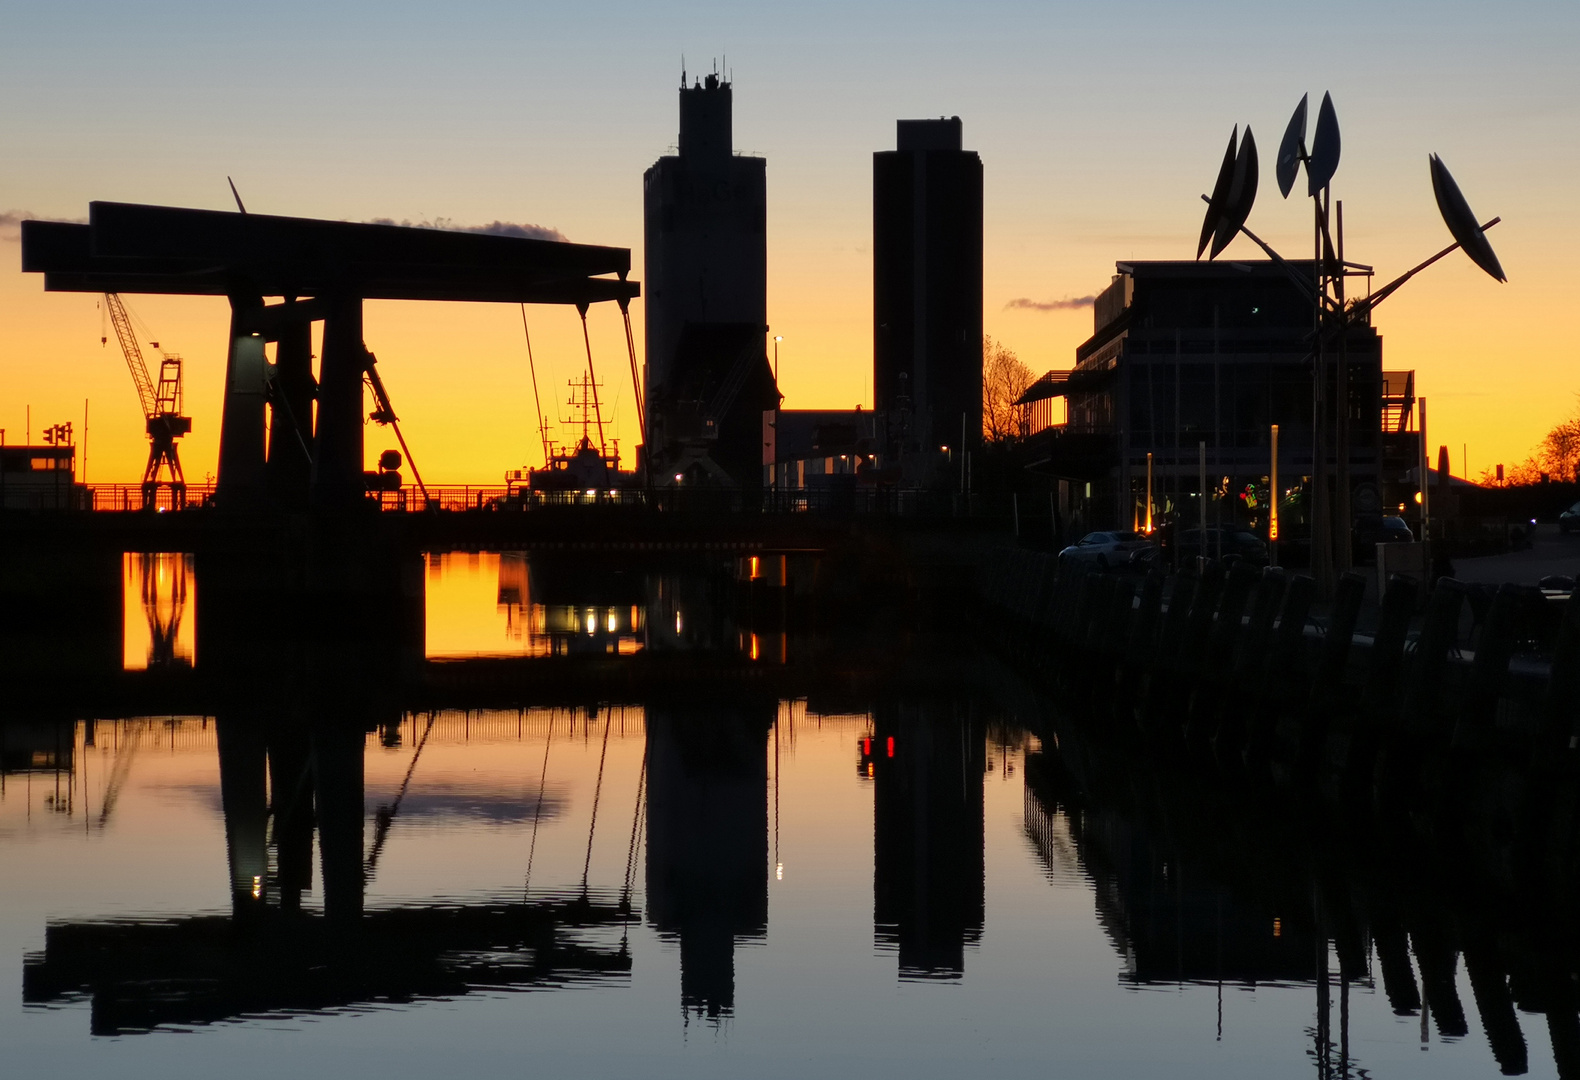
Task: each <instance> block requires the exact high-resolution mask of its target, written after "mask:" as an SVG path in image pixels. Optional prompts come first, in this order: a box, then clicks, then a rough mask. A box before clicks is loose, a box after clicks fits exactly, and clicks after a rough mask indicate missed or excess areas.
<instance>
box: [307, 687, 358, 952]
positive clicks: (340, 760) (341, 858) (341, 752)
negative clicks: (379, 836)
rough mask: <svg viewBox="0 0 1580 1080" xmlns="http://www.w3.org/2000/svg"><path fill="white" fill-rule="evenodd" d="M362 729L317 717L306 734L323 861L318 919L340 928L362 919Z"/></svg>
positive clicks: (350, 724) (342, 721)
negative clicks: (309, 742)
mask: <svg viewBox="0 0 1580 1080" xmlns="http://www.w3.org/2000/svg"><path fill="white" fill-rule="evenodd" d="M362 743H363V737H362V727H361V725H360V724H355V723H348V722H346V721H344V720H337V719H335V718H331V717H322V718H320V719H318V720H317V721H316V723H315V727H314V730H313V733H312V754H313V785H314V786H313V799H314V803H315V805H316V808H317V818H318V850H319V853H320V855H321V856H322V859H323V880H324V917H325V918H326V919H328V920H329V921H330V922H331V923H332V924H335V925H337V926H339V927H341V928H350V927H352V926H355V925H356V923H357V922H358V921H360V920H361V918H362V895H363V882H364V878H363V864H362V859H363V852H362Z"/></svg>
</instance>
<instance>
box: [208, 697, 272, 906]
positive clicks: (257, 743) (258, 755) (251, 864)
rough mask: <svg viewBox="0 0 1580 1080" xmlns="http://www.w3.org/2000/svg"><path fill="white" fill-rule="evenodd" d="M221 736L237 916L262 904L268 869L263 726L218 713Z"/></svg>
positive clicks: (217, 728) (221, 783)
mask: <svg viewBox="0 0 1580 1080" xmlns="http://www.w3.org/2000/svg"><path fill="white" fill-rule="evenodd" d="M214 728H215V733H216V735H217V737H218V740H219V792H220V803H221V805H222V806H223V808H224V813H225V852H226V855H227V856H228V857H229V862H230V900H231V911H232V912H233V913H234V914H235V916H236V917H237V918H238V919H239V918H244V917H247V916H248V915H249V914H255V913H256V912H258V911H259V910H261V909H262V907H263V902H264V877H265V875H266V874H267V873H268V871H269V850H268V815H269V804H268V792H267V788H266V786H265V784H266V780H265V764H264V761H265V754H266V749H265V743H264V738H263V731H262V729H261V727H260V726H259V725H258V724H256V723H251V722H249V718H247V717H238V716H235V715H221V716H216V717H215V718H214Z"/></svg>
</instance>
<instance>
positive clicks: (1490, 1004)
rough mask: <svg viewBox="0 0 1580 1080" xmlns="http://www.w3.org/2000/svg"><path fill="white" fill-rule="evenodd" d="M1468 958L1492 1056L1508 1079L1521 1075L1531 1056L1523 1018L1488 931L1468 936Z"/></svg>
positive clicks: (1479, 930) (1477, 929)
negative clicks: (1510, 993)
mask: <svg viewBox="0 0 1580 1080" xmlns="http://www.w3.org/2000/svg"><path fill="white" fill-rule="evenodd" d="M1464 955H1465V971H1466V973H1467V974H1469V975H1470V991H1471V993H1472V994H1473V995H1474V996H1475V999H1476V1011H1477V1012H1479V1013H1481V1025H1482V1028H1483V1029H1484V1030H1485V1031H1486V1033H1487V1044H1488V1045H1489V1046H1491V1047H1492V1056H1493V1057H1495V1058H1497V1060H1498V1067H1499V1068H1500V1069H1502V1070H1503V1074H1504V1075H1505V1076H1519V1075H1521V1074H1523V1073H1524V1072H1525V1071H1526V1068H1527V1066H1528V1065H1529V1054H1528V1053H1527V1050H1526V1047H1525V1036H1524V1034H1523V1033H1521V1031H1520V1021H1519V1018H1518V1017H1516V1016H1515V1015H1514V1001H1513V999H1512V998H1510V996H1509V980H1508V976H1507V975H1505V974H1504V972H1503V967H1502V965H1501V964H1500V963H1499V959H1498V947H1497V943H1496V941H1495V940H1494V939H1493V937H1492V935H1491V934H1490V933H1488V931H1487V930H1486V929H1485V928H1482V927H1474V928H1471V929H1469V930H1468V931H1467V933H1466V938H1465V954H1464Z"/></svg>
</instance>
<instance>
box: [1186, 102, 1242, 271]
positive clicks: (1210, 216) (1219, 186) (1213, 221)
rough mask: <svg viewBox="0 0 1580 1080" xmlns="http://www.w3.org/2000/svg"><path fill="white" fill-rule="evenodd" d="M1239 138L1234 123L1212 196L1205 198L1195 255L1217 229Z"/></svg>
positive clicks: (1205, 247)
mask: <svg viewBox="0 0 1580 1080" xmlns="http://www.w3.org/2000/svg"><path fill="white" fill-rule="evenodd" d="M1239 138H1240V125H1239V124H1236V125H1235V126H1234V130H1233V131H1231V132H1230V133H1229V148H1228V149H1227V150H1225V151H1224V152H1223V164H1222V165H1220V166H1218V179H1217V182H1215V183H1214V184H1213V185H1212V197H1211V198H1210V199H1208V200H1207V216H1206V218H1204V219H1203V220H1202V223H1201V238H1200V239H1198V240H1197V241H1196V257H1197V258H1198V259H1199V258H1201V253H1202V252H1204V251H1206V250H1207V241H1208V240H1211V239H1212V236H1213V233H1214V232H1216V231H1217V229H1218V219H1219V218H1220V217H1221V216H1223V204H1224V201H1225V200H1226V199H1228V197H1229V188H1230V187H1231V186H1232V185H1233V184H1234V164H1235V158H1234V144H1235V143H1236V142H1237V141H1238V140H1239Z"/></svg>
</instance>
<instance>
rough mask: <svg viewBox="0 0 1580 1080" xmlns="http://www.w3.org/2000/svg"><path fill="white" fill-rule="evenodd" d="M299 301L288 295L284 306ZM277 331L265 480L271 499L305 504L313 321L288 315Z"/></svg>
mask: <svg viewBox="0 0 1580 1080" xmlns="http://www.w3.org/2000/svg"><path fill="white" fill-rule="evenodd" d="M296 306H297V305H295V304H294V303H291V302H290V301H287V302H286V304H285V305H284V308H285V310H286V311H289V310H290V309H291V308H293V307H296ZM276 310H278V309H276ZM278 333H279V339H278V344H277V345H276V346H275V360H274V364H275V379H274V389H275V394H274V401H273V407H272V409H271V411H270V416H269V461H268V467H267V483H268V488H269V500H270V502H272V503H273V504H274V505H275V506H278V507H280V508H282V509H289V510H298V509H305V508H306V506H307V501H308V499H307V496H308V488H309V485H310V484H311V483H312V474H313V459H312V456H311V455H312V447H313V397H314V394H315V392H316V387H315V386H314V383H313V323H312V320H311V319H309V318H307V317H306V315H305V313H304V315H303V317H302V318H299V319H288V320H286V321H285V322H284V323H283V325H282V326H281V327H280V329H279V331H278Z"/></svg>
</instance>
